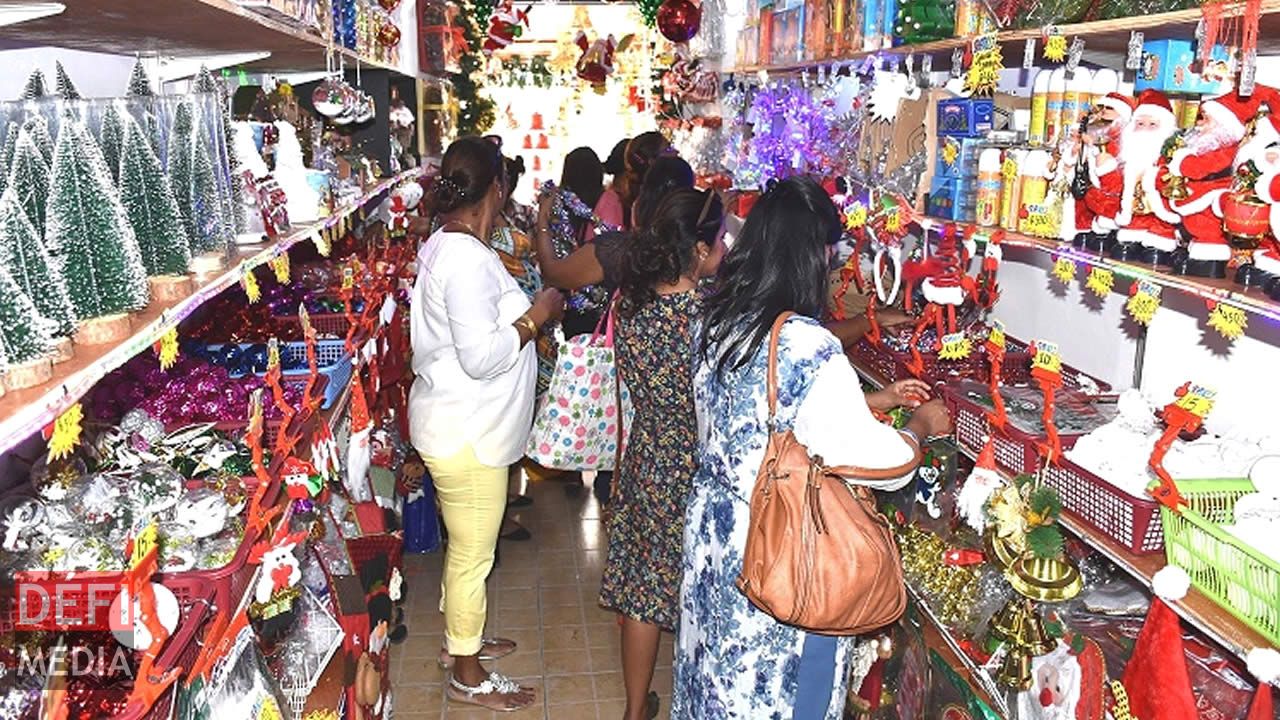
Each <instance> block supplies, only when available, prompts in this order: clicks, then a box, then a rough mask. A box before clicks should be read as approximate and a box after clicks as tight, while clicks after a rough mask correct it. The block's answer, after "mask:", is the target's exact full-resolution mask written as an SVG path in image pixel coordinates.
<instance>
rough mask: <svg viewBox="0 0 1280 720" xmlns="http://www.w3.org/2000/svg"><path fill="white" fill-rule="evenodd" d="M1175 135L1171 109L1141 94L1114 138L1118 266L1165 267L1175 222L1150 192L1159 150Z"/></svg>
mask: <svg viewBox="0 0 1280 720" xmlns="http://www.w3.org/2000/svg"><path fill="white" fill-rule="evenodd" d="M1176 129H1177V122H1176V121H1175V119H1174V116H1173V106H1172V105H1170V103H1169V99H1168V98H1167V97H1165V96H1164V93H1161V92H1159V91H1158V90H1150V89H1148V90H1143V91H1142V93H1141V94H1140V95H1138V98H1137V105H1136V106H1135V107H1134V110H1133V117H1132V118H1131V119H1130V121H1129V124H1128V125H1127V126H1126V127H1125V129H1124V132H1123V133H1122V134H1121V136H1120V147H1121V149H1122V151H1123V153H1124V157H1123V158H1121V159H1122V160H1123V161H1124V162H1123V163H1122V165H1123V170H1122V180H1123V181H1122V184H1121V192H1120V209H1119V210H1118V211H1117V212H1116V225H1117V226H1118V227H1119V230H1118V231H1117V232H1116V240H1117V245H1116V247H1115V249H1114V250H1113V251H1112V255H1113V256H1115V257H1117V258H1119V259H1121V260H1139V259H1140V260H1143V261H1145V262H1150V263H1153V264H1155V263H1162V264H1163V263H1168V262H1170V257H1169V256H1170V254H1171V253H1172V252H1173V251H1174V250H1175V249H1176V248H1177V246H1178V239H1177V233H1176V231H1175V227H1176V225H1177V223H1178V221H1179V220H1181V218H1180V217H1179V215H1178V214H1177V213H1175V212H1173V211H1172V210H1170V209H1169V207H1168V206H1167V205H1166V204H1165V201H1164V198H1163V197H1161V196H1160V191H1159V189H1158V188H1157V186H1156V179H1157V177H1159V176H1160V174H1161V173H1163V172H1164V168H1163V167H1161V166H1159V165H1158V164H1157V163H1158V162H1159V159H1160V153H1161V148H1162V147H1163V145H1164V142H1165V141H1166V140H1167V139H1168V138H1169V136H1170V135H1172V134H1173V132H1174V130H1176Z"/></svg>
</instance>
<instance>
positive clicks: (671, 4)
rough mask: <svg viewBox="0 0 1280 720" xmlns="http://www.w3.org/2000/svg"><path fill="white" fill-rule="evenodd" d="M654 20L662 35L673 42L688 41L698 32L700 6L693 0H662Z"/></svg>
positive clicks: (700, 18)
mask: <svg viewBox="0 0 1280 720" xmlns="http://www.w3.org/2000/svg"><path fill="white" fill-rule="evenodd" d="M655 20H656V22H657V25H658V31H659V32H661V33H662V36H663V37H665V38H666V39H668V40H670V41H671V42H673V43H683V42H688V41H689V40H690V39H691V38H692V37H693V36H694V35H697V34H698V28H699V27H700V26H701V24H702V8H701V6H699V5H698V4H697V3H695V2H694V1H693V0H663V2H662V5H661V6H659V7H658V12H657V15H656V16H655Z"/></svg>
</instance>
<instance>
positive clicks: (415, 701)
mask: <svg viewBox="0 0 1280 720" xmlns="http://www.w3.org/2000/svg"><path fill="white" fill-rule="evenodd" d="M443 705H444V686H443V685H442V684H441V683H440V681H439V675H437V676H436V681H435V682H433V683H431V684H428V685H405V684H403V683H401V684H399V685H397V686H396V688H395V708H396V717H400V716H401V715H402V714H408V713H410V712H414V713H419V714H422V715H434V716H436V717H439V715H440V708H441V707H443Z"/></svg>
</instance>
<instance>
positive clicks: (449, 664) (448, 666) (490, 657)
mask: <svg viewBox="0 0 1280 720" xmlns="http://www.w3.org/2000/svg"><path fill="white" fill-rule="evenodd" d="M499 643H501V644H509V645H510V646H511V649H510V650H501V651H498V652H494V653H486V652H485V651H484V649H485V647H487V646H490V645H497V644H499ZM515 651H516V641H515V640H508V639H507V638H484V639H483V640H481V641H480V661H481V662H492V661H494V660H501V659H502V658H504V657H506V656H508V655H510V654H511V653H513V652H515ZM436 664H437V665H439V666H440V669H441V670H452V669H453V656H452V655H450V654H449V651H448V650H447V649H445V648H440V655H439V657H437V658H436Z"/></svg>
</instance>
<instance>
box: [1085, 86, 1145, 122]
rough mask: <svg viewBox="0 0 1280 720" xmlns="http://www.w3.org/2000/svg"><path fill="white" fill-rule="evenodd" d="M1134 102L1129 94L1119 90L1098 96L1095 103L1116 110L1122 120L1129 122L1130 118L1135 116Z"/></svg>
mask: <svg viewBox="0 0 1280 720" xmlns="http://www.w3.org/2000/svg"><path fill="white" fill-rule="evenodd" d="M1134 103H1135V101H1134V99H1133V98H1131V97H1129V96H1128V95H1125V94H1123V93H1118V92H1109V93H1107V94H1106V95H1103V96H1102V97H1100V98H1098V100H1096V101H1095V103H1094V104H1095V105H1097V106H1099V107H1105V108H1110V109H1111V110H1115V111H1116V112H1117V113H1119V115H1120V121H1121V122H1128V121H1129V118H1131V117H1133V106H1134Z"/></svg>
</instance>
